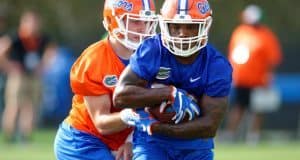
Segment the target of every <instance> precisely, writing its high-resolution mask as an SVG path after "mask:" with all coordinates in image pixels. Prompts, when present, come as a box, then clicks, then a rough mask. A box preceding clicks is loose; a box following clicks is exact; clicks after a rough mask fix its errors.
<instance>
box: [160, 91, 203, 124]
mask: <svg viewBox="0 0 300 160" xmlns="http://www.w3.org/2000/svg"><path fill="white" fill-rule="evenodd" d="M172 97H173V100H172V101H170V102H168V103H171V105H172V108H173V109H174V110H175V112H176V115H175V116H174V117H173V118H172V120H175V124H177V123H179V122H180V121H182V120H183V118H184V117H185V115H186V114H188V115H189V120H192V119H194V118H195V117H196V116H199V115H200V108H199V106H198V105H197V104H196V102H195V101H194V99H193V98H192V97H191V96H189V95H188V93H187V92H186V91H185V90H183V89H179V88H176V87H174V86H172ZM163 107H164V106H161V110H164V108H163Z"/></svg>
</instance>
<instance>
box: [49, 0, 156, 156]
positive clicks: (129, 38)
mask: <svg viewBox="0 0 300 160" xmlns="http://www.w3.org/2000/svg"><path fill="white" fill-rule="evenodd" d="M103 15H104V21H103V22H104V26H105V28H106V29H107V31H108V33H109V35H108V37H107V38H106V39H105V40H101V41H99V42H96V43H94V44H92V45H91V46H89V47H88V48H87V49H86V50H85V51H84V52H83V53H82V54H81V56H80V57H79V58H78V59H77V60H76V62H75V63H74V65H73V66H72V69H71V74H70V78H71V87H72V91H73V92H74V97H73V102H72V109H71V111H70V113H69V116H68V117H67V118H66V119H65V120H64V122H62V124H61V125H60V127H59V129H58V131H57V134H56V138H55V142H54V152H55V156H56V159H59V160H74V159H82V160H92V159H93V160H94V159H105V160H115V159H124V160H129V159H131V156H132V151H131V143H130V142H128V141H126V139H128V138H129V137H130V136H129V135H130V133H131V131H132V128H130V127H129V126H128V125H127V124H125V123H124V122H123V121H122V120H121V118H120V111H121V109H117V108H114V107H113V104H112V94H113V92H114V88H115V85H116V83H117V82H118V78H119V75H120V74H121V72H122V71H123V69H124V68H125V66H126V65H127V64H128V62H129V57H130V56H131V54H132V53H133V51H134V50H135V49H136V48H137V47H138V45H139V44H140V43H141V42H142V40H143V39H145V38H146V37H149V36H152V35H154V34H155V29H156V24H157V17H156V15H155V7H154V3H153V1H150V0H107V1H106V2H105V5H104V13H103Z"/></svg>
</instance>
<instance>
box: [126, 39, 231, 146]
mask: <svg viewBox="0 0 300 160" xmlns="http://www.w3.org/2000/svg"><path fill="white" fill-rule="evenodd" d="M199 52H200V54H199V55H198V56H197V57H196V59H195V61H194V62H193V63H192V64H182V63H180V62H178V61H177V60H176V59H175V55H173V54H172V53H171V52H169V51H168V49H167V48H165V47H164V46H163V45H162V42H161V36H160V35H157V36H155V37H153V38H149V39H147V40H145V41H144V42H143V43H142V44H141V45H140V47H139V48H138V49H137V50H136V52H135V53H134V54H133V55H132V56H131V59H130V67H131V69H132V71H133V72H134V73H136V74H137V75H138V76H139V77H140V78H142V79H145V80H147V81H148V82H149V84H153V83H161V84H166V85H174V86H176V87H177V88H181V89H184V90H186V91H187V92H188V93H190V94H193V95H195V96H197V97H202V96H203V95H207V96H210V97H224V96H228V94H229V91H230V88H231V81H232V76H231V74H232V68H231V65H230V63H229V62H228V61H227V59H226V58H224V57H223V56H222V55H221V53H220V52H218V51H217V50H216V49H215V48H214V47H212V46H211V45H209V44H208V45H207V46H206V47H204V48H202V49H201V50H200V51H199ZM136 134H140V136H145V135H143V133H136ZM147 138H148V139H149V140H158V141H164V143H173V144H174V143H179V144H180V145H179V146H182V147H203V148H213V140H212V139H197V140H179V139H174V138H168V137H163V136H149V137H147Z"/></svg>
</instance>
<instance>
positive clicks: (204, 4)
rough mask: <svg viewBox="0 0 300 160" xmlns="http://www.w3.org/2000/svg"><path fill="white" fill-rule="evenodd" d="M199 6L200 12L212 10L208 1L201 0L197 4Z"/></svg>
mask: <svg viewBox="0 0 300 160" xmlns="http://www.w3.org/2000/svg"><path fill="white" fill-rule="evenodd" d="M197 7H198V9H199V11H200V13H202V14H205V13H206V12H208V11H209V10H210V6H209V4H208V2H207V1H205V2H199V3H198V4H197Z"/></svg>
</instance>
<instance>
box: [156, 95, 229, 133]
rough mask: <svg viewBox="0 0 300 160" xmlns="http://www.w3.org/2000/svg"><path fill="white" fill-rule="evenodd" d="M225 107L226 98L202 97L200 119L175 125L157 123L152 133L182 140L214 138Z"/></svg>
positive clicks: (226, 103)
mask: <svg viewBox="0 0 300 160" xmlns="http://www.w3.org/2000/svg"><path fill="white" fill-rule="evenodd" d="M227 105H228V97H220V98H213V97H209V96H203V99H202V104H201V112H202V116H201V117H199V118H196V119H195V120H193V121H188V122H186V123H180V124H176V125H170V124H162V123H157V124H154V125H153V126H152V128H151V129H152V133H153V134H160V135H165V136H170V137H175V138H183V139H195V138H211V137H214V136H215V135H216V132H217V129H218V128H219V126H220V124H221V121H222V120H223V117H224V114H225V112H226V108H227Z"/></svg>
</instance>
